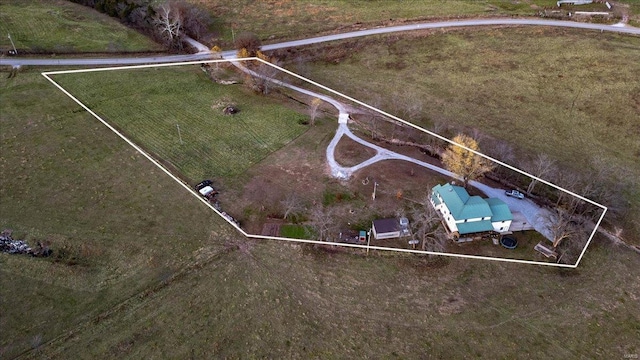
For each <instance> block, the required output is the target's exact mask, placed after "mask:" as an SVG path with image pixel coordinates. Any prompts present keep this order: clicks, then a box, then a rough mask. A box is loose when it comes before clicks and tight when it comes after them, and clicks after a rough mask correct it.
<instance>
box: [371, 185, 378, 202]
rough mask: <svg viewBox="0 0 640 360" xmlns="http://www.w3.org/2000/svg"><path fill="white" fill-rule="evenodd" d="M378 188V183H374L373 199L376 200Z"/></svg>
mask: <svg viewBox="0 0 640 360" xmlns="http://www.w3.org/2000/svg"><path fill="white" fill-rule="evenodd" d="M377 188H378V183H377V182H375V181H374V182H373V194H371V199H372V200H375V199H376V189H377Z"/></svg>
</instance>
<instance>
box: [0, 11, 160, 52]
mask: <svg viewBox="0 0 640 360" xmlns="http://www.w3.org/2000/svg"><path fill="white" fill-rule="evenodd" d="M0 34H2V36H1V37H0V49H2V50H5V51H6V50H9V49H11V48H12V47H11V42H10V41H9V39H8V37H7V34H10V35H11V39H12V40H13V42H14V43H15V46H16V48H17V49H18V53H19V54H20V52H21V50H25V51H27V52H47V53H49V52H53V53H75V52H135V51H162V50H163V49H162V47H161V46H160V45H159V44H157V43H155V42H153V41H152V40H151V39H149V38H147V37H146V36H143V35H142V34H140V33H138V32H136V31H135V30H132V29H130V28H127V27H126V26H125V25H123V24H121V23H120V22H118V21H117V20H115V19H113V18H110V17H109V16H107V15H104V14H100V13H99V12H97V11H95V10H93V9H91V8H89V7H86V6H81V5H78V4H74V3H71V2H70V1H63V0H41V1H29V0H3V1H1V2H0Z"/></svg>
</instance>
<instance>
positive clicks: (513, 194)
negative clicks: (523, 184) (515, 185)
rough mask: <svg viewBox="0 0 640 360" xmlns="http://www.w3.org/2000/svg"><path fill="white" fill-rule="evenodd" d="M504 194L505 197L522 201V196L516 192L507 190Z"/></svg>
mask: <svg viewBox="0 0 640 360" xmlns="http://www.w3.org/2000/svg"><path fill="white" fill-rule="evenodd" d="M504 194H505V195H507V196H511V197H514V198H517V199H520V200H522V199H524V194H523V193H521V192H520V191H518V190H507V191H505V192H504Z"/></svg>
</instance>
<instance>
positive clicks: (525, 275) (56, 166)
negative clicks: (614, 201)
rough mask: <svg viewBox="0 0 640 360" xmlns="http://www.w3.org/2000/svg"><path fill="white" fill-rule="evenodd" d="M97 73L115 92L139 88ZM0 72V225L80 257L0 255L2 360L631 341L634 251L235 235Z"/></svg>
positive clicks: (418, 352) (79, 119)
mask: <svg viewBox="0 0 640 360" xmlns="http://www.w3.org/2000/svg"><path fill="white" fill-rule="evenodd" d="M185 69H186V70H184V71H183V72H181V71H178V72H179V73H180V75H181V77H187V78H188V77H195V79H193V80H192V81H193V86H194V88H196V89H199V92H200V93H202V92H204V91H205V89H202V88H201V87H200V86H199V85H198V84H199V80H198V79H199V76H198V75H197V74H196V73H197V72H198V71H199V70H196V71H192V70H189V69H187V68H185ZM158 71H159V74H162V76H163V77H164V78H165V79H169V80H174V81H178V77H171V76H170V75H169V74H168V73H167V72H165V71H160V70H158ZM85 75H86V74H85ZM65 76H66V75H65ZM114 76H117V75H115V74H114ZM57 79H58V80H61V79H62V76H58V77H57ZM68 79H71V80H70V82H72V83H74V84H80V85H81V84H82V81H81V80H79V79H80V77H78V78H75V79H73V78H71V77H69V78H68ZM94 80H95V81H97V80H98V79H97V78H94ZM102 80H104V81H101V82H98V83H99V84H100V85H102V86H103V87H104V88H105V89H109V88H111V89H120V92H121V93H122V95H123V99H127V102H126V105H129V104H130V103H131V102H132V101H128V99H130V98H135V95H136V94H142V93H141V92H140V91H137V89H132V90H128V89H127V87H125V86H122V85H120V87H119V88H118V87H117V86H116V83H114V84H113V85H109V82H108V81H107V79H102ZM0 81H1V83H0V84H1V86H2V87H1V89H2V90H1V92H0V101H1V102H2V104H3V112H2V113H1V114H0V121H1V122H0V125H1V126H2V135H1V136H2V137H1V138H0V140H2V141H1V143H0V146H1V150H2V151H0V154H1V155H0V170H1V171H2V174H3V175H2V177H1V179H2V183H1V186H0V191H1V193H0V226H1V227H3V228H4V227H11V228H13V229H14V230H16V232H17V233H18V232H19V233H21V234H22V235H23V236H26V237H27V238H29V239H49V240H51V241H52V245H54V246H57V245H59V244H64V245H67V246H69V247H70V248H72V249H77V251H78V254H79V255H80V258H81V259H82V261H83V263H82V264H80V265H76V266H69V265H65V264H64V263H52V262H51V261H49V260H46V259H34V258H29V257H21V256H10V255H6V254H0V308H2V309H12V310H11V311H4V310H3V312H2V313H1V314H0V328H2V329H8V331H3V337H2V339H1V340H0V341H1V342H0V356H2V357H3V358H4V357H7V358H12V357H14V356H16V355H18V354H21V353H23V352H26V354H25V355H26V357H27V358H42V357H45V358H60V359H67V358H114V359H115V358H118V359H120V358H154V357H170V358H186V357H194V358H199V357H212V356H213V357H220V358H224V357H231V358H234V357H248V358H257V357H270V358H283V357H294V358H299V357H305V358H307V357H321V358H351V357H405V358H414V357H423V356H425V354H428V356H433V357H439V358H451V357H469V356H475V357H488V358H514V357H531V358H539V357H545V358H567V357H569V358H580V357H587V358H590V357H594V356H603V357H607V358H618V357H622V356H625V355H627V354H637V353H638V352H640V342H639V341H638V338H640V337H639V336H638V335H640V328H638V325H637V324H638V323H640V315H639V314H640V305H639V304H638V302H637V301H636V300H637V298H638V296H640V281H638V275H637V274H636V271H635V270H636V269H637V268H638V267H639V266H640V257H638V256H637V254H634V253H632V252H630V251H628V250H624V249H623V248H618V247H614V246H610V245H607V244H608V242H603V243H600V242H598V241H597V242H596V244H594V246H593V247H592V248H591V249H590V251H589V253H588V256H587V257H586V258H585V259H584V261H583V263H582V264H581V267H580V268H579V269H578V270H572V271H560V270H558V269H550V268H543V267H531V266H519V265H514V264H499V263H495V262H486V261H468V260H453V259H451V260H442V259H429V258H423V257H414V256H397V255H390V256H389V255H385V256H381V255H382V254H378V253H375V252H374V253H372V254H371V256H369V257H365V256H363V255H360V254H351V255H350V254H342V253H339V252H338V253H334V252H324V251H322V250H313V249H311V248H309V247H300V246H295V245H289V244H284V243H278V242H271V241H248V240H246V239H244V238H241V237H240V236H239V235H238V234H237V233H236V232H234V231H232V229H231V228H230V227H229V226H228V225H226V224H224V223H223V222H221V221H220V220H219V219H217V218H216V217H215V216H212V215H211V212H210V211H208V210H207V209H206V208H204V206H202V205H201V204H200V203H199V202H198V201H196V200H195V199H191V198H190V197H188V196H185V195H186V192H185V190H184V189H182V188H181V187H179V186H178V185H177V184H175V183H174V182H173V181H172V180H170V179H168V178H167V177H166V176H165V175H164V174H162V173H160V172H159V171H158V170H157V169H155V168H154V167H153V166H151V165H150V164H149V163H148V161H146V160H144V159H143V158H142V157H141V156H139V155H137V154H135V153H134V152H133V150H132V149H131V148H130V147H129V146H128V145H125V144H124V143H123V142H122V141H121V140H119V139H118V138H117V137H116V136H115V135H114V134H113V133H112V132H111V131H109V130H108V129H106V128H105V127H104V126H103V125H101V124H99V123H97V122H96V120H95V119H93V118H92V117H91V116H89V115H87V114H86V113H85V112H84V111H83V110H82V109H80V108H79V106H77V105H76V104H75V103H73V102H72V101H71V100H70V99H68V98H67V97H66V96H65V95H63V94H61V93H60V92H58V91H57V90H56V89H55V88H54V87H53V86H52V85H50V84H49V83H48V82H46V80H45V79H44V78H42V77H41V76H40V75H39V74H37V73H34V72H28V71H27V72H21V73H19V74H18V76H17V77H16V78H11V79H7V78H5V77H2V79H1V80H0ZM129 81H132V82H135V83H136V85H137V86H138V85H139V86H140V88H141V89H142V88H144V86H145V81H144V79H141V78H133V77H132V78H130V80H129ZM117 84H122V83H121V82H120V83H117ZM68 85H70V84H68ZM200 85H202V84H200ZM166 86H167V87H168V88H170V85H168V84H167V85H166ZM210 86H212V87H215V86H214V85H210ZM85 90H86V91H87V93H85V92H82V91H80V92H78V93H79V94H81V95H82V96H84V97H85V101H87V102H89V103H92V105H93V106H95V107H97V108H100V106H103V105H101V103H100V102H99V101H97V100H98V99H99V98H96V97H93V96H91V94H96V91H97V90H92V89H89V88H88V87H87V88H85ZM174 90H176V91H177V90H180V91H187V90H189V89H188V88H185V87H177V88H175V89H174ZM91 91H94V92H93V93H92V92H91ZM103 91H106V90H103ZM109 91H112V92H114V91H115V90H109ZM127 91H131V93H127ZM158 91H159V90H158ZM206 91H209V90H208V89H207V90H206ZM161 94H162V92H161V91H159V93H158V94H153V93H152V92H150V93H145V96H142V98H143V99H142V100H144V99H145V98H152V97H154V96H160V95H161ZM187 95H188V94H187ZM187 95H185V96H187ZM124 96H126V97H124ZM245 96H246V95H245ZM136 100H140V99H136ZM122 101H124V100H122ZM189 101H194V102H196V103H197V101H196V100H193V99H190V100H189ZM211 102H212V99H211V97H209V99H208V102H206V105H207V109H210V106H211ZM245 102H248V100H245V99H243V102H242V103H239V104H238V105H240V107H241V109H242V108H243V106H242V104H244V103H245ZM119 104H121V103H119ZM156 105H157V104H156ZM174 105H175V104H174ZM174 105H172V106H174ZM121 106H122V105H121ZM157 106H160V105H157ZM176 106H177V105H176ZM115 107H116V106H115V105H113V104H112V105H111V109H113V108H115ZM119 111H120V110H119ZM212 117H213V116H212ZM306 135H307V133H305V134H303V135H302V136H301V137H304V136H306ZM301 137H299V138H298V139H296V142H298V140H302V139H301ZM318 141H319V140H318ZM301 143H302V145H301V146H307V144H306V143H305V142H301ZM305 149H306V148H305ZM290 151H293V152H295V151H296V149H291V150H290ZM277 153H282V151H280V152H277ZM18 235H20V234H18ZM54 249H55V247H54ZM27 299H28V300H27Z"/></svg>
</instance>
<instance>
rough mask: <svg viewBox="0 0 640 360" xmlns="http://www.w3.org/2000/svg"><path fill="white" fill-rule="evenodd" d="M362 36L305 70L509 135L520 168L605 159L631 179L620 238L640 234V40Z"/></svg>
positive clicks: (441, 119)
mask: <svg viewBox="0 0 640 360" xmlns="http://www.w3.org/2000/svg"><path fill="white" fill-rule="evenodd" d="M366 41H367V42H366V43H363V44H360V45H357V44H353V43H349V44H345V45H337V46H336V48H335V49H333V50H331V51H325V53H327V54H328V53H332V52H333V53H334V55H333V57H332V58H331V59H332V60H331V62H323V61H318V62H316V63H315V64H314V66H312V67H310V66H308V65H307V66H306V67H305V69H306V71H307V72H308V73H307V75H309V76H310V77H311V78H312V79H314V80H316V81H318V82H320V83H323V84H326V85H327V86H330V87H333V88H335V89H336V90H338V91H343V92H344V93H345V94H347V95H351V96H354V97H355V98H358V99H361V100H363V101H365V102H369V103H371V104H377V105H379V106H380V107H381V108H382V109H385V110H387V111H389V112H390V113H392V114H397V115H399V116H401V117H402V116H411V115H407V112H406V111H405V109H406V108H407V107H409V106H414V105H416V104H417V105H418V108H420V109H421V111H420V112H419V113H418V114H416V115H412V116H411V117H406V120H409V121H411V122H414V123H416V124H419V125H421V126H424V127H430V126H432V125H433V124H434V123H440V124H442V125H445V126H453V127H457V128H462V129H467V131H472V130H473V129H477V130H479V131H480V132H482V133H484V134H486V135H490V136H492V137H494V138H499V139H502V140H506V141H507V142H508V143H510V144H511V145H512V146H513V147H514V149H515V154H514V155H516V159H517V160H515V163H514V165H516V166H523V162H522V160H523V159H526V158H527V157H528V156H529V157H530V156H531V155H532V154H539V153H544V154H547V155H550V156H552V157H553V158H555V159H556V160H557V161H558V163H559V164H562V166H567V167H569V168H571V169H573V170H574V171H579V172H583V173H585V175H588V174H589V172H594V171H598V170H600V169H601V168H602V167H605V169H608V170H607V173H609V174H610V176H611V177H612V178H617V179H619V181H621V182H622V183H623V184H625V185H626V186H627V187H626V191H627V198H628V199H629V200H630V201H631V204H632V210H631V212H630V213H629V218H628V219H629V221H630V222H631V223H634V224H635V225H634V226H629V222H625V226H627V227H628V228H627V231H626V236H627V237H628V238H629V239H636V240H635V241H636V243H637V242H638V241H640V240H638V237H637V236H636V235H635V234H637V231H636V230H634V228H635V229H640V222H638V218H637V216H633V215H634V214H636V211H638V209H640V183H639V182H638V181H637V179H638V178H640V166H639V165H638V163H639V160H640V142H638V138H639V137H640V123H639V122H638V119H640V106H639V104H640V86H639V85H638V82H637V81H635V80H636V79H638V76H639V75H638V74H640V55H639V54H640V51H639V50H640V38H638V37H630V36H620V35H615V34H600V33H596V32H580V31H562V30H548V29H539V28H512V29H493V30H486V29H482V30H473V31H452V32H447V33H445V34H432V35H429V36H422V37H421V36H410V37H407V38H403V37H401V36H390V37H380V38H375V39H369V40H366ZM310 53H312V51H310ZM335 53H339V54H341V55H336V54H335ZM336 64H337V65H336ZM292 66H294V67H295V66H297V65H292ZM384 94H395V95H393V96H386V95H384ZM444 135H446V136H452V133H451V131H449V132H448V133H445V134H444ZM484 145H485V146H486V147H491V146H492V145H493V144H492V142H491V140H490V139H486V140H485V144H484Z"/></svg>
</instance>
